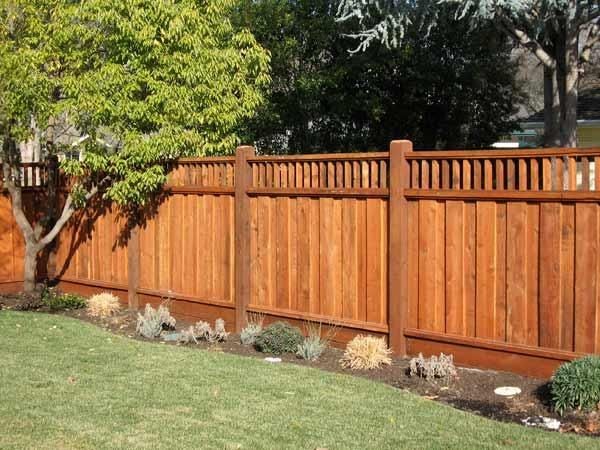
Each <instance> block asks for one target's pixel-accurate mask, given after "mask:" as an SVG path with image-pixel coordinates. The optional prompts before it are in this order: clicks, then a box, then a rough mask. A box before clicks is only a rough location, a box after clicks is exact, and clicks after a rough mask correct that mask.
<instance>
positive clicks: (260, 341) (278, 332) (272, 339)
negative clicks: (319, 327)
mask: <svg viewBox="0 0 600 450" xmlns="http://www.w3.org/2000/svg"><path fill="white" fill-rule="evenodd" d="M302 341H304V337H303V336H302V333H301V332H300V329H298V328H296V327H293V326H291V325H290V324H287V323H285V322H275V323H272V324H271V325H269V326H268V327H267V328H265V329H264V330H263V331H262V333H260V334H259V335H258V336H257V337H256V343H255V346H256V349H257V350H258V351H261V352H263V353H272V354H274V355H280V354H282V353H296V351H297V350H298V346H299V345H300V344H302Z"/></svg>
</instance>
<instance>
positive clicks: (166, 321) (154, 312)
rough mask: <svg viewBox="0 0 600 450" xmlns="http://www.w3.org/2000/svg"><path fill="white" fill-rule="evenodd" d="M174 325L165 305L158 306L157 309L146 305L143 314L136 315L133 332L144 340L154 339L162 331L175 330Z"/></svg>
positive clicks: (174, 321)
mask: <svg viewBox="0 0 600 450" xmlns="http://www.w3.org/2000/svg"><path fill="white" fill-rule="evenodd" d="M175 323H176V320H175V319H174V318H173V317H171V314H170V313H169V308H168V307H167V306H166V304H165V303H162V304H160V305H159V306H158V308H157V309H154V308H153V307H152V305H150V304H149V303H146V309H145V310H144V314H143V315H142V314H140V313H138V320H137V326H136V327H135V331H136V332H137V333H138V334H140V335H142V336H144V337H145V338H148V339H154V338H156V337H158V336H160V334H161V333H162V332H163V330H173V329H175Z"/></svg>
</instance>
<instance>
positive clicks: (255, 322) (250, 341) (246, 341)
mask: <svg viewBox="0 0 600 450" xmlns="http://www.w3.org/2000/svg"><path fill="white" fill-rule="evenodd" d="M263 321H264V315H263V314H257V313H249V314H248V319H247V325H246V326H245V327H244V328H243V329H242V331H241V332H240V342H241V343H242V344H243V345H254V344H255V343H256V338H257V337H258V335H259V334H260V333H262V330H263Z"/></svg>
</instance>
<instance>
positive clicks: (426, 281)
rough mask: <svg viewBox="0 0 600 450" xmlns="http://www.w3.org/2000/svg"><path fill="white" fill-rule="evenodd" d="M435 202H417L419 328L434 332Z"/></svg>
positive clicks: (435, 324)
mask: <svg viewBox="0 0 600 450" xmlns="http://www.w3.org/2000/svg"><path fill="white" fill-rule="evenodd" d="M436 218H437V202H436V201H435V200H423V201H421V202H419V224H420V226H419V234H418V239H419V328H421V329H424V330H431V331H435V330H436V327H437V325H438V320H439V319H438V315H439V313H440V310H439V306H438V305H439V300H438V298H436V286H437V285H436V274H437V267H436V265H437V264H438V263H439V262H438V261H437V260H436V255H437V252H436V237H437V229H436V225H435V224H436Z"/></svg>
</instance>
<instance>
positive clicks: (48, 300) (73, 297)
mask: <svg viewBox="0 0 600 450" xmlns="http://www.w3.org/2000/svg"><path fill="white" fill-rule="evenodd" d="M42 303H43V304H44V306H47V307H48V308H50V309H51V310H52V311H59V310H64V309H81V308H85V306H86V304H87V303H86V300H85V298H83V297H82V296H81V295H77V294H61V293H60V292H57V291H55V290H54V289H46V290H45V291H44V292H42Z"/></svg>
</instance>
